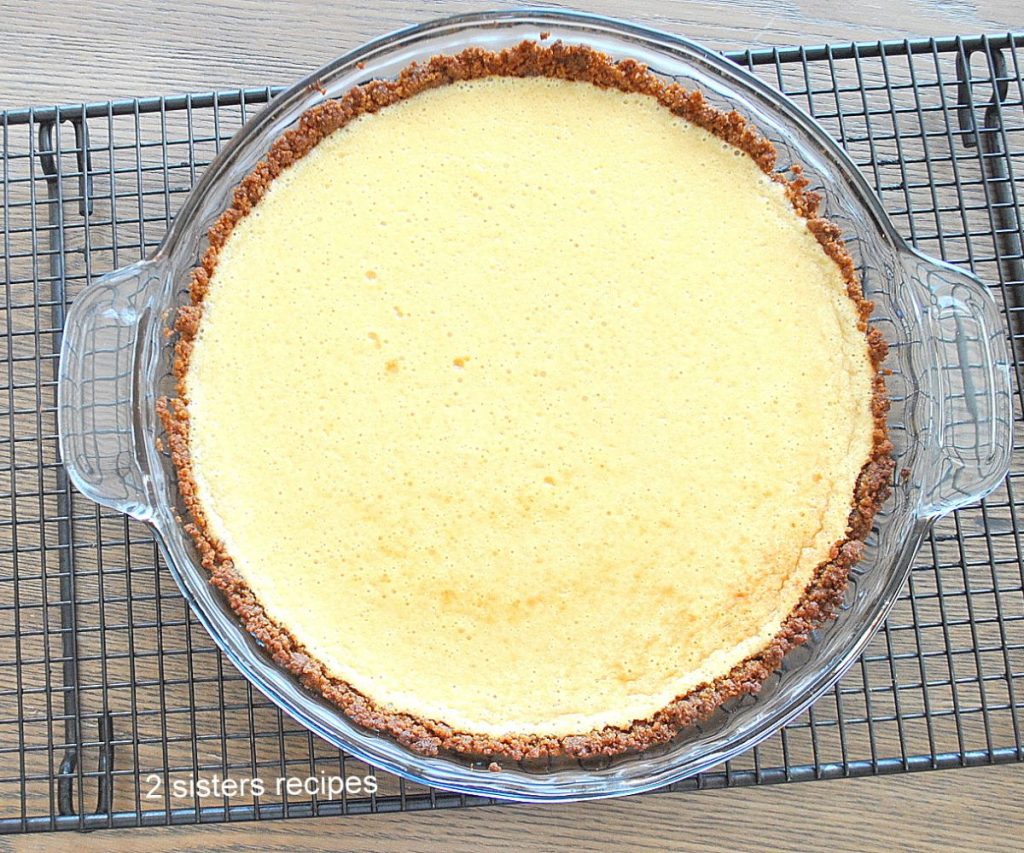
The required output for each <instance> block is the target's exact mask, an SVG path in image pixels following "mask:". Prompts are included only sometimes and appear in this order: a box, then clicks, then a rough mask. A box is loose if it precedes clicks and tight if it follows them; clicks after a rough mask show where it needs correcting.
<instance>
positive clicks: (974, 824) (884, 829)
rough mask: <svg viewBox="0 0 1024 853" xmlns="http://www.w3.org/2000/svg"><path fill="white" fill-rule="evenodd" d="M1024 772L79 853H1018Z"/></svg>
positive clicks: (186, 833)
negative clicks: (199, 852) (197, 852)
mask: <svg viewBox="0 0 1024 853" xmlns="http://www.w3.org/2000/svg"><path fill="white" fill-rule="evenodd" d="M1022 795H1024V773H1021V772H1020V768H1018V767H1006V766H1004V767H994V768H975V769H972V770H961V771H958V772H956V773H953V772H947V773H941V772H940V773H922V774H915V775H912V776H905V777H889V778H884V779H855V780H844V781H837V782H820V783H809V784H800V785H785V786H774V787H770V788H762V789H758V790H749V791H742V792H740V791H704V792H700V793H693V794H659V795H650V796H644V797H633V798H630V799H626V800H618V801H610V802H603V803H581V804H575V805H563V806H496V807H493V808H479V809H457V810H446V811H442V812H434V813H429V814H427V813H420V814H407V815H402V816H400V817H399V816H389V815H370V816H366V817H350V818H323V819H319V820H302V821H276V822H272V823H271V822H267V823H263V824H260V825H259V826H258V827H254V826H251V825H237V826H230V825H218V826H212V825H211V826H202V827H180V828H175V829H172V830H167V829H134V830H112V831H99V832H95V833H90V834H88V835H84V836H78V837H76V838H75V839H74V849H75V850H76V851H80V853H91V851H97V853H98V852H99V851H108V850H118V851H123V853H164V851H166V852H167V853H171V852H172V851H178V850H183V849H190V850H191V849H203V850H209V851H224V853H227V852H228V851H231V853H243V851H254V852H255V851H265V850H290V851H295V852H296V853H299V851H310V853H314V851H315V852H316V853H320V852H321V851H333V850H350V851H362V850H366V851H381V853H384V851H399V850H414V851H420V850H422V851H436V850H446V851H451V853H461V851H474V850H480V849H490V850H498V849H508V850H523V851H532V850H556V849H570V850H580V851H583V850H602V849H617V850H637V851H642V850H677V851H701V850H708V849H715V848H718V849H728V850H733V851H746V850H760V851H787V850H808V851H816V850H822V851H824V850H829V851H847V850H850V851H854V850H857V851H861V850H874V849H880V850H901V851H904V853H916V851H933V850H963V851H972V850H986V851H991V853H999V851H1006V853H1010V851H1018V850H1020V846H1021V838H1022V837H1024V819H1022V816H1021V811H1020V803H1021V797H1022ZM68 841H69V839H68V837H67V836H58V835H50V836H48V837H44V838H41V837H39V836H36V837H33V838H28V839H18V840H12V841H11V842H10V843H9V846H8V847H5V846H4V843H3V841H2V840H0V851H4V850H5V849H9V850H11V851H22V850H25V851H28V850H32V851H40V853H46V851H64V850H66V849H68Z"/></svg>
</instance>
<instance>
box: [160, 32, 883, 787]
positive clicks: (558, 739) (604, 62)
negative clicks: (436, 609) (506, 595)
mask: <svg viewBox="0 0 1024 853" xmlns="http://www.w3.org/2000/svg"><path fill="white" fill-rule="evenodd" d="M492 75H504V76H516V77H525V76H537V75H542V76H547V77H554V78H560V79H565V80H574V81H584V82H590V83H593V84H594V85H597V86H600V87H603V88H615V89H619V90H621V91H623V92H637V93H642V94H646V95H649V96H651V97H654V98H656V99H657V100H658V101H659V102H660V103H661V104H662V105H664V106H665V107H666V108H668V109H669V110H671V111H672V112H673V113H675V114H676V115H679V116H681V117H683V118H685V119H687V120H689V121H691V122H693V123H695V124H697V125H699V126H701V127H703V128H705V129H706V130H708V131H710V132H712V133H714V134H716V135H717V136H719V137H720V138H721V139H723V140H724V141H726V142H728V143H730V144H732V145H734V146H736V147H737V148H739V149H741V150H742V151H744V152H745V153H746V154H748V155H749V156H750V157H751V158H753V160H754V161H755V162H756V163H757V165H758V166H759V167H760V168H761V169H762V170H763V171H764V172H765V174H767V175H769V176H770V177H771V178H772V179H773V180H775V181H778V182H779V183H780V184H782V185H783V186H784V187H785V191H786V195H787V197H788V198H789V200H790V202H791V203H792V205H793V208H794V209H795V210H796V212H797V213H798V214H799V215H801V216H803V217H804V218H806V219H807V223H808V227H809V228H810V229H811V231H812V232H813V233H814V235H815V236H816V237H817V239H818V242H819V243H820V244H821V246H822V248H823V249H824V251H825V253H826V254H827V255H828V256H829V257H831V258H832V259H833V260H834V261H835V262H836V264H838V265H839V268H840V270H841V271H842V273H843V276H844V278H845V280H846V283H847V293H848V294H849V297H850V299H852V300H853V301H854V303H856V305H857V308H858V311H859V317H860V322H859V326H860V328H861V330H862V331H863V332H864V334H865V337H866V339H867V344H868V348H869V351H870V357H871V362H872V366H873V368H874V370H875V378H874V387H873V400H872V413H873V416H874V438H873V442H874V443H873V449H872V452H871V457H870V459H869V460H868V462H867V463H866V464H865V465H864V467H863V469H862V470H861V473H860V476H859V478H858V480H857V486H856V489H855V493H854V499H853V502H852V508H851V512H850V520H849V528H848V531H847V538H846V539H845V540H843V541H839V542H836V543H835V544H834V545H833V546H832V549H831V551H830V554H829V559H828V560H827V561H826V562H824V563H823V564H822V565H821V566H819V567H818V568H817V569H816V571H815V573H814V576H813V578H812V580H811V582H810V583H809V584H808V586H807V588H806V590H805V593H804V596H803V598H802V599H801V601H800V603H799V604H798V605H797V606H796V607H795V608H794V609H793V611H792V612H791V613H790V614H789V616H788V617H787V619H786V620H785V622H783V624H782V627H781V628H780V630H779V632H778V633H777V634H776V636H775V637H774V639H773V640H772V641H771V642H770V643H769V644H768V645H767V646H765V648H763V649H762V650H761V651H760V652H758V653H757V654H754V655H751V656H750V657H748V658H747V659H746V660H744V661H743V662H741V663H739V664H737V665H736V666H735V667H733V669H732V670H731V671H730V672H729V673H728V674H727V675H725V676H722V677H720V678H718V679H716V680H715V681H714V682H712V683H710V684H703V685H701V686H699V687H697V688H695V689H694V690H691V691H690V692H689V693H686V694H685V695H683V696H680V697H678V698H676V699H675V700H673V701H672V702H671V703H669V704H668V705H667V706H666V707H664V708H662V709H661V710H660V711H658V712H657V713H656V714H654V715H653V716H652V717H650V718H648V719H644V720H636V721H634V722H633V723H632V724H631V725H629V726H627V727H618V726H608V727H605V728H603V729H600V730H594V731H590V732H585V733H579V734H573V735H565V736H540V735H517V734H510V735H508V736H503V737H491V736H488V735H482V734H474V733H472V732H460V731H457V730H455V729H453V728H452V727H451V726H449V725H446V724H445V723H444V722H442V721H438V720H428V719H422V718H420V717H417V716H414V715H411V714H407V713H402V712H400V711H394V710H391V709H389V708H386V707H382V706H380V705H377V704H376V703H375V702H374V701H373V700H372V699H370V698H369V697H367V696H364V695H363V694H362V693H360V692H359V691H358V690H356V689H354V688H353V687H351V686H350V685H349V684H347V683H346V682H344V681H341V680H340V679H338V678H335V677H334V676H332V675H331V674H330V673H329V672H328V671H327V669H326V667H324V666H323V664H321V663H320V662H319V661H317V660H316V659H314V658H313V657H312V656H311V655H310V654H308V653H307V651H306V650H305V648H304V647H303V646H302V644H301V643H300V642H299V641H298V640H297V639H296V638H295V637H294V636H293V635H292V634H291V633H290V632H289V631H288V629H287V628H286V627H285V626H283V625H280V624H278V623H277V622H275V621H274V620H273V619H272V618H271V617H270V616H269V615H268V614H267V613H266V611H265V610H264V609H263V606H262V605H261V604H260V602H259V601H258V600H257V598H256V596H255V595H254V593H253V592H252V590H251V589H250V588H249V586H248V584H247V583H246V582H245V580H244V578H243V577H242V576H241V574H240V573H239V572H238V571H236V569H235V567H234V564H233V562H232V559H231V556H230V555H229V554H228V553H227V552H226V550H225V549H224V546H223V544H222V543H221V542H219V541H218V540H217V539H216V538H215V537H214V536H213V534H212V533H211V532H210V531H209V529H208V527H207V523H206V515H205V512H204V510H203V507H202V505H201V503H200V502H199V499H198V496H197V492H196V483H195V480H194V478H193V476H192V470H191V460H190V456H189V413H188V403H187V399H188V398H187V393H186V387H185V376H186V373H187V371H188V364H189V356H190V354H191V351H192V346H193V340H194V338H195V336H196V333H197V331H198V328H199V322H200V318H201V316H202V310H203V308H202V306H203V299H204V298H205V296H206V294H207V291H208V289H209V284H210V277H211V275H212V274H213V271H214V268H215V267H216V265H217V261H218V257H219V254H220V250H221V248H222V247H223V246H224V244H225V242H226V241H227V239H228V237H229V236H230V234H231V231H232V229H233V228H234V227H235V225H236V224H237V223H238V221H239V220H240V219H241V218H242V217H243V216H245V215H246V214H247V213H249V211H250V210H252V208H253V206H254V205H255V204H256V203H257V202H258V201H259V200H260V198H261V197H262V196H263V193H264V192H265V191H266V189H267V187H268V186H269V185H270V183H271V182H272V181H273V180H274V178H276V177H277V176H278V175H279V174H280V173H281V172H282V171H283V170H284V169H286V168H288V166H290V165H291V164H292V163H294V162H295V161H296V160H298V159H299V158H300V157H302V156H304V155H305V154H306V153H308V152H309V151H310V150H311V149H312V148H313V147H314V146H315V145H317V143H319V142H320V140H322V139H323V138H324V137H325V136H327V135H328V134H330V133H331V132H333V131H334V130H336V129H338V128H339V127H342V126H343V125H345V124H347V123H348V122H350V121H351V120H352V119H354V118H355V117H356V116H359V115H360V114H362V113H373V112H377V111H378V110H380V109H381V108H383V107H385V106H388V105H389V104H393V103H395V102H397V101H400V100H402V99H404V98H408V97H411V96H413V95H415V94H417V93H419V92H422V91H424V90H427V89H432V88H435V87H438V86H442V85H445V84H448V83H452V82H455V81H459V80H470V79H476V78H480V77H487V76H492ZM775 161H776V152H775V147H774V146H773V145H772V143H771V142H770V141H768V140H767V139H765V138H763V137H762V136H760V135H759V134H758V133H757V132H756V131H755V130H754V129H753V128H752V127H750V126H749V125H748V124H747V122H746V121H745V120H744V119H743V118H742V117H741V116H740V115H738V114H737V113H735V112H730V113H724V112H721V111H719V110H717V109H715V108H714V107H712V106H711V105H710V104H708V103H707V101H706V100H705V99H704V97H703V96H702V95H701V93H700V92H695V91H687V90H686V89H684V88H682V87H681V86H679V85H678V84H676V83H671V84H666V83H664V82H663V81H661V80H660V79H659V78H658V77H656V76H655V75H654V74H652V73H650V72H649V71H648V70H647V68H646V67H645V66H643V65H641V64H639V63H638V62H636V61H633V60H629V59H624V60H621V61H619V62H613V61H612V60H611V59H610V58H609V57H608V56H606V55H605V54H602V53H599V52H597V51H595V50H593V49H591V48H588V47H585V46H578V45H573V46H569V45H565V44H562V43H560V42H554V43H552V44H550V45H540V44H537V43H536V42H530V41H524V42H522V43H521V44H519V45H517V46H515V47H512V48H508V49H506V50H502V51H501V52H491V51H486V50H483V49H480V48H468V49H466V50H464V51H462V52H461V53H459V54H458V55H456V56H436V57H434V58H433V59H431V60H430V61H429V62H427V63H425V64H423V65H417V64H413V65H411V66H409V67H408V68H406V69H405V70H404V71H403V72H402V73H401V74H400V75H399V76H398V78H397V79H396V80H393V81H382V80H374V81H371V82H369V83H366V84H364V85H362V86H359V87H356V88H354V89H352V90H351V91H349V92H347V93H346V94H345V95H344V96H343V97H341V98H340V99H338V100H331V101H327V102H325V103H323V104H320V105H319V106H317V107H315V108H313V109H311V110H309V111H308V112H306V113H305V114H304V115H303V116H302V118H301V119H300V121H299V123H298V126H297V127H296V128H295V129H293V130H290V131H288V132H286V133H285V134H283V135H282V136H281V137H280V138H279V139H278V140H277V141H276V142H274V144H273V145H272V146H271V148H270V150H269V151H268V153H267V156H266V158H265V159H264V160H262V161H261V162H260V163H259V164H258V165H257V166H256V168H255V169H253V171H252V172H251V173H250V174H249V175H248V176H247V177H245V178H244V179H243V180H242V182H241V183H240V184H239V185H238V187H237V188H236V189H235V193H234V198H233V201H232V204H231V206H230V207H229V208H228V209H227V210H225V211H224V213H223V214H221V216H220V218H218V220H217V221H216V222H215V223H214V225H213V226H212V227H211V228H210V230H209V234H208V236H209V248H208V249H207V251H206V253H205V254H204V255H203V257H202V261H201V263H200V265H199V266H198V267H196V269H195V270H194V271H193V273H192V281H191V304H190V305H186V306H184V307H182V308H181V309H179V312H178V316H177V320H176V323H175V330H176V331H177V333H178V340H177V343H176V347H175V362H174V372H175V375H176V377H177V393H178V397H177V398H173V399H167V398H163V399H161V400H160V401H159V402H158V405H157V409H158V412H159V415H160V417H161V419H162V421H163V424H164V426H165V428H166V430H167V435H168V445H169V448H170V453H171V459H172V462H173V464H174V467H175V469H176V470H177V473H178V483H179V489H180V492H181V495H182V498H183V500H184V503H185V506H186V508H187V510H188V512H189V514H190V515H191V521H190V522H189V523H188V524H187V525H186V530H188V532H189V533H190V534H191V536H192V538H193V539H194V540H195V543H196V547H197V548H198V550H199V554H200V557H201V561H202V565H203V567H204V568H205V569H206V570H207V571H208V572H209V573H210V581H211V583H212V584H213V585H214V586H216V587H218V588H219V589H221V590H222V591H223V593H224V595H225V596H226V597H227V600H228V602H229V604H230V606H231V607H232V609H233V610H234V611H235V613H237V614H238V616H239V618H240V619H241V621H242V624H243V625H244V626H245V628H246V630H248V631H249V633H250V634H252V635H253V636H254V637H256V638H257V639H258V640H259V641H260V642H261V643H263V645H264V646H265V648H266V650H267V652H269V654H270V655H271V656H272V658H273V660H274V661H275V662H276V663H277V664H278V665H280V666H282V667H284V668H285V669H287V670H288V671H290V672H291V673H293V674H294V675H295V676H296V677H297V678H298V679H299V681H300V682H301V683H302V684H303V686H305V687H306V688H308V689H310V690H313V691H316V692H318V693H320V694H321V695H323V696H324V697H326V698H327V699H328V700H329V701H330V702H332V703H334V704H335V705H337V706H338V707H340V708H341V709H342V710H343V711H344V712H345V714H347V715H348V716H349V717H350V718H351V719H352V720H354V721H355V722H356V723H358V724H360V725H362V726H365V727H367V728H369V729H373V730H375V731H378V732H383V733H386V734H389V735H391V736H393V737H394V738H396V739H397V740H398V742H399V743H401V744H402V745H404V746H406V747H408V748H409V749H411V750H414V751H415V752H419V753H422V754H425V755H437V754H438V753H440V752H442V751H452V752H456V753H462V754H467V755H471V756H473V757H475V758H483V759H490V758H505V759H513V760H523V759H534V758H544V757H548V756H558V755H567V756H571V757H576V758H587V757H593V756H601V755H604V756H608V755H615V754H618V753H621V752H625V751H628V750H642V749H646V748H648V747H650V746H653V745H655V744H660V743H664V742H666V741H668V740H670V739H672V738H673V737H674V736H675V735H676V734H677V733H678V732H679V730H680V729H682V728H684V727H686V726H688V725H690V724H692V723H694V722H697V721H698V720H700V719H702V718H704V717H706V716H707V715H708V714H710V713H711V712H712V711H713V710H714V709H716V708H717V707H718V706H720V705H721V704H722V703H723V702H725V701H726V700H728V699H731V698H733V697H737V696H741V695H743V694H748V693H756V692H758V690H759V689H760V688H761V686H762V684H763V683H764V681H765V680H766V679H767V678H768V677H769V676H770V675H771V674H772V673H773V672H775V670H777V669H778V668H779V666H780V665H781V663H782V658H783V655H785V654H786V652H788V651H789V650H790V649H792V648H794V647H795V646H799V645H801V644H802V643H804V642H805V641H806V640H807V639H808V636H809V635H810V633H811V631H813V630H814V629H815V628H816V627H818V626H819V625H821V624H822V623H824V622H825V621H827V620H828V619H829V618H831V617H832V615H833V612H834V610H835V608H836V607H837V606H838V605H839V604H840V603H841V602H842V600H843V596H844V593H845V590H846V585H847V579H848V574H849V570H850V568H851V567H852V566H853V565H854V564H855V563H857V562H858V561H859V560H860V559H861V557H862V555H863V540H864V538H865V537H866V536H867V534H868V533H869V531H870V529H871V523H872V519H873V518H874V515H875V513H876V512H877V510H878V509H879V507H880V506H881V505H882V503H883V502H884V501H885V499H886V498H887V497H888V494H889V490H890V485H889V484H890V480H891V475H892V470H893V465H894V463H893V460H892V445H891V443H890V442H889V439H888V436H887V431H886V415H887V412H888V409H889V400H888V397H887V395H886V391H885V382H884V379H883V377H882V371H881V368H880V365H881V362H882V360H883V359H884V358H885V355H886V351H887V346H886V344H885V342H884V340H883V339H882V336H881V334H880V333H879V332H878V330H877V329H874V328H872V327H871V326H869V325H868V317H869V316H870V314H871V311H872V309H873V307H874V306H873V304H872V303H871V302H870V301H868V300H866V299H865V298H864V296H863V293H862V290H861V286H860V283H859V281H858V278H857V274H856V271H855V269H854V263H853V259H852V258H851V257H850V254H849V253H848V252H847V250H846V247H845V245H844V244H843V241H842V237H841V234H840V231H839V229H838V228H837V227H836V226H835V225H834V224H832V223H831V222H829V221H828V220H826V219H823V218H820V217H819V216H818V207H819V203H820V197H819V196H818V195H817V194H815V193H813V192H809V191H808V190H807V184H808V182H807V180H806V179H805V178H804V177H803V175H802V173H801V170H800V167H799V166H793V167H792V173H793V176H792V177H786V176H784V175H782V174H779V173H777V172H776V171H775ZM491 768H492V769H497V766H496V765H495V764H493V763H492V764H491Z"/></svg>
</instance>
